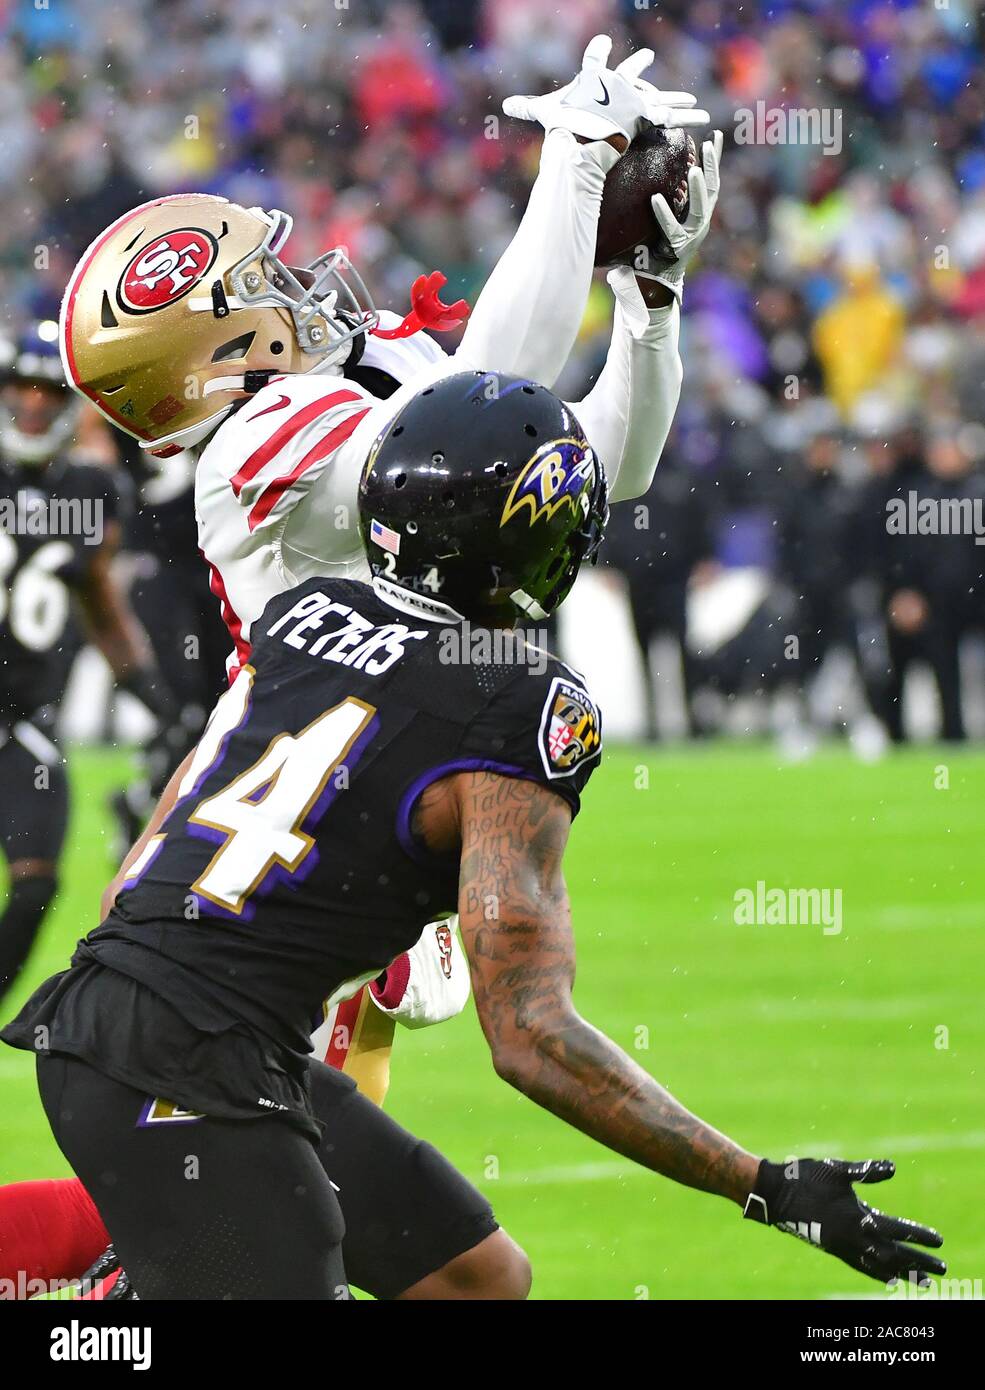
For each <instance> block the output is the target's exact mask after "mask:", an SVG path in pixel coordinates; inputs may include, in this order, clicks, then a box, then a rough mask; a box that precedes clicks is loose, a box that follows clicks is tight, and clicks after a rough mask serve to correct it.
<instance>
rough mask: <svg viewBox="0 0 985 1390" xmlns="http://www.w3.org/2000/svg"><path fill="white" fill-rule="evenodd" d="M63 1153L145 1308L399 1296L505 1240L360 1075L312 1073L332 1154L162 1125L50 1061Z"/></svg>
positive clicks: (62, 1060) (67, 1061) (246, 1135)
mask: <svg viewBox="0 0 985 1390" xmlns="http://www.w3.org/2000/svg"><path fill="white" fill-rule="evenodd" d="M38 1086H39V1089H40V1091H41V1099H42V1103H43V1104H44V1108H45V1112H46V1114H47V1116H48V1121H49V1124H50V1125H51V1128H52V1131H53V1133H54V1135H55V1138H56V1140H57V1141H58V1145H59V1147H60V1148H61V1150H62V1152H63V1153H64V1154H65V1157H66V1158H67V1159H68V1161H69V1163H70V1164H71V1165H72V1167H73V1169H74V1170H75V1172H76V1174H77V1175H78V1177H79V1178H80V1179H81V1180H82V1182H83V1184H84V1186H85V1187H86V1188H87V1190H88V1192H89V1194H90V1196H91V1197H92V1198H93V1200H94V1202H95V1203H96V1206H97V1207H98V1209H99V1213H100V1215H101V1216H102V1218H103V1221H104V1222H105V1224H106V1227H107V1229H108V1230H109V1233H110V1236H111V1237H112V1240H113V1243H114V1244H115V1246H116V1250H117V1254H118V1255H119V1257H120V1261H121V1263H122V1266H123V1268H124V1269H125V1270H126V1271H127V1273H128V1274H129V1276H130V1279H131V1282H132V1284H133V1288H134V1290H135V1291H136V1293H137V1295H138V1297H140V1298H143V1299H151V1298H158V1299H165V1298H166V1299H223V1298H229V1299H257V1298H284V1299H287V1298H295V1299H322V1300H324V1299H333V1300H334V1299H341V1298H346V1297H348V1288H347V1279H348V1280H350V1281H351V1282H352V1283H353V1284H354V1285H356V1286H357V1287H358V1288H360V1289H364V1290H365V1291H366V1292H367V1293H370V1294H372V1295H373V1296H374V1297H376V1298H381V1299H389V1298H395V1297H396V1296H397V1295H398V1294H400V1293H403V1292H404V1291H405V1290H406V1289H409V1288H411V1287H412V1286H413V1285H414V1284H417V1283H418V1282H420V1280H422V1279H424V1278H425V1277H426V1276H427V1275H429V1274H433V1273H435V1272H436V1271H438V1270H440V1269H442V1268H443V1267H444V1266H445V1265H446V1264H448V1263H450V1262H451V1261H452V1260H453V1259H455V1258H456V1257H457V1256H458V1255H461V1254H463V1253H464V1252H465V1251H467V1250H471V1249H472V1248H473V1247H474V1246H476V1245H478V1244H479V1243H480V1242H481V1241H482V1240H484V1239H485V1238H486V1237H487V1236H489V1235H491V1234H492V1233H493V1231H495V1230H496V1220H495V1218H494V1216H493V1214H492V1210H491V1208H490V1206H489V1203H488V1202H487V1201H486V1200H485V1198H484V1197H483V1196H482V1195H481V1193H479V1192H478V1191H476V1189H475V1188H474V1187H473V1186H472V1184H471V1183H469V1182H468V1181H467V1180H466V1179H465V1178H464V1177H463V1176H462V1175H461V1174H460V1173H459V1172H458V1171H457V1169H455V1168H453V1167H452V1165H451V1164H450V1163H449V1162H448V1161H447V1160H446V1159H445V1158H443V1157H442V1155H441V1154H439V1153H438V1152H437V1150H436V1149H434V1148H433V1147H432V1146H431V1145H430V1144H427V1143H424V1142H422V1141H421V1140H419V1139H417V1138H415V1136H414V1135H412V1134H409V1133H408V1132H407V1131H406V1130H405V1129H402V1128H401V1126H400V1125H398V1124H397V1123H396V1121H394V1120H392V1119H391V1118H390V1117H389V1116H388V1115H386V1114H385V1113H384V1112H383V1111H382V1110H381V1109H380V1108H379V1107H378V1106H376V1105H374V1104H373V1102H372V1101H370V1100H367V1098H366V1097H365V1096H363V1095H361V1094H360V1092H359V1091H357V1090H356V1088H355V1086H354V1085H353V1083H352V1081H351V1080H350V1079H349V1078H348V1077H344V1076H342V1075H340V1074H339V1073H338V1072H336V1071H333V1070H332V1069H331V1068H330V1067H326V1066H324V1065H323V1064H321V1063H319V1062H312V1063H311V1071H310V1087H311V1103H312V1109H313V1111H314V1113H315V1115H316V1116H317V1117H318V1119H319V1120H320V1121H321V1123H322V1125H323V1127H324V1135H323V1138H322V1140H321V1143H320V1144H319V1145H317V1146H316V1145H315V1144H314V1143H313V1142H312V1141H311V1139H309V1138H308V1137H307V1136H306V1135H305V1134H303V1133H302V1131H301V1130H300V1129H298V1128H296V1127H295V1126H293V1125H291V1124H289V1123H287V1122H286V1121H284V1120H279V1119H277V1118H276V1117H273V1116H271V1117H265V1118H261V1119H257V1120H220V1119H214V1118H212V1117H203V1118H195V1119H186V1120H182V1119H170V1120H169V1119H163V1120H162V1119H158V1120H150V1119H149V1117H148V1114H147V1112H148V1100H149V1098H148V1096H147V1095H145V1094H144V1093H142V1092H141V1091H139V1090H136V1089H134V1088H133V1087H130V1086H126V1085H123V1084H121V1083H120V1082H118V1081H113V1080H111V1079H109V1078H107V1077H105V1076H104V1075H103V1074H102V1073H101V1072H98V1071H96V1070H95V1069H94V1068H93V1067H91V1066H89V1064H88V1063H86V1062H82V1061H80V1060H78V1059H76V1058H74V1057H65V1056H58V1055H54V1054H48V1055H45V1054H42V1055H40V1056H39V1057H38Z"/></svg>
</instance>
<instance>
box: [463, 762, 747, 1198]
mask: <svg viewBox="0 0 985 1390" xmlns="http://www.w3.org/2000/svg"><path fill="white" fill-rule="evenodd" d="M458 802H459V815H460V825H461V845H462V849H461V871H460V878H459V915H460V919H461V928H462V937H463V940H464V942H465V948H466V951H467V952H468V956H469V960H470V963H471V966H472V979H473V987H474V991H475V1000H476V1007H477V1008H478V1011H479V1018H480V1021H481V1023H482V1028H483V1031H484V1033H485V1035H486V1038H487V1040H488V1042H489V1045H490V1048H491V1049H492V1053H493V1058H494V1060H495V1062H496V1066H497V1069H498V1070H499V1071H500V1073H501V1074H502V1075H504V1076H506V1077H507V1078H508V1079H509V1080H510V1081H512V1082H513V1084H514V1085H516V1086H517V1087H518V1088H519V1089H520V1090H522V1091H523V1092H524V1093H525V1094H527V1095H528V1096H530V1098H531V1099H532V1100H535V1101H537V1103H538V1104H540V1105H542V1106H544V1108H545V1109H547V1110H550V1111H552V1112H553V1113H554V1114H556V1115H558V1116H560V1118H561V1119H564V1120H566V1121H567V1122H568V1123H569V1124H572V1125H574V1126H575V1127H576V1128H578V1129H580V1130H583V1131H584V1132H585V1133H586V1134H589V1135H591V1136H592V1137H593V1138H595V1139H598V1140H599V1141H600V1142H601V1143H603V1144H606V1145H607V1146H608V1147H609V1148H610V1149H613V1150H615V1152H617V1153H621V1154H624V1155H626V1157H628V1158H632V1159H635V1160H636V1161H637V1162H638V1163H642V1164H644V1165H645V1166H646V1167H648V1168H652V1169H654V1170H655V1171H657V1172H660V1173H663V1174H665V1175H666V1176H667V1177H671V1178H674V1179H675V1180H676V1181H678V1182H682V1183H686V1184H687V1185H688V1186H691V1187H698V1188H702V1189H703V1190H705V1191H708V1192H716V1193H719V1194H720V1195H722V1196H728V1197H731V1198H733V1200H736V1201H743V1200H744V1199H745V1197H746V1195H747V1194H748V1193H749V1191H750V1190H751V1188H752V1187H753V1185H754V1183H755V1179H756V1171H757V1169H758V1164H759V1161H758V1159H755V1158H753V1157H752V1155H750V1154H748V1153H746V1152H745V1151H744V1150H743V1149H740V1148H739V1147H738V1146H737V1145H735V1144H733V1143H732V1141H731V1140H729V1139H727V1138H726V1137H725V1136H724V1135H722V1134H719V1133H718V1131H717V1130H714V1129H712V1128H711V1127H710V1126H709V1125H706V1124H705V1123H704V1122H703V1121H702V1120H700V1119H698V1117H697V1116H696V1115H692V1114H691V1112H690V1111H688V1110H686V1109H685V1108H684V1107H683V1106H682V1105H680V1104H679V1103H678V1102H677V1101H676V1100H675V1099H674V1097H673V1096H672V1095H670V1093H669V1092H667V1091H665V1090H664V1089H663V1087H662V1086H659V1085H658V1084H657V1082H656V1081H654V1079H653V1078H652V1077H651V1076H650V1075H649V1074H648V1073H647V1072H645V1071H644V1070H643V1069H642V1067H640V1066H638V1065H637V1064H636V1063H635V1062H634V1061H632V1060H631V1058H629V1057H628V1056H627V1055H626V1054H625V1053H624V1052H623V1051H622V1050H621V1049H620V1048H619V1047H617V1046H616V1044H615V1043H613V1042H612V1041H611V1040H610V1039H609V1038H607V1037H605V1035H604V1034H603V1033H600V1032H599V1031H598V1029H596V1028H593V1027H592V1026H591V1024H589V1023H587V1022H586V1021H585V1020H584V1019H583V1018H581V1017H580V1015H579V1014H578V1013H577V1011H576V1010H575V1007H574V1004H573V1002H572V999H571V991H572V987H573V985H574V978H575V952H574V940H573V937H572V932H571V914H570V908H569V904H568V894H567V889H566V887H565V884H564V877H563V874H562V868H561V866H562V859H563V855H564V849H565V844H566V842H567V838H568V829H569V826H570V821H571V815H570V812H569V810H568V807H567V804H566V803H565V802H564V801H563V799H562V798H561V797H559V796H556V795H555V794H554V793H553V792H551V791H549V790H548V789H547V788H545V787H541V786H539V785H537V784H536V783H533V782H524V781H520V780H518V779H515V778H507V777H499V776H496V775H495V774H492V773H487V772H480V773H471V774H469V775H468V776H462V777H461V778H460V779H458Z"/></svg>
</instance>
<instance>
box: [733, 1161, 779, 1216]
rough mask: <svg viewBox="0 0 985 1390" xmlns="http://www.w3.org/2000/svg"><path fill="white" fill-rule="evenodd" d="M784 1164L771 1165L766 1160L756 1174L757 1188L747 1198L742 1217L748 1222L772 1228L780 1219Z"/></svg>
mask: <svg viewBox="0 0 985 1390" xmlns="http://www.w3.org/2000/svg"><path fill="white" fill-rule="evenodd" d="M782 1183H783V1164H782V1163H771V1162H770V1161H769V1159H768V1158H764V1159H763V1161H762V1162H761V1163H760V1165H759V1172H758V1173H757V1174H756V1186H755V1187H754V1188H753V1190H752V1191H751V1192H750V1193H749V1196H748V1197H747V1198H746V1204H745V1206H744V1207H743V1208H742V1215H743V1216H744V1217H745V1219H746V1220H747V1221H758V1222H759V1223H760V1224H761V1225H763V1226H771V1225H774V1224H775V1223H776V1221H777V1220H778V1218H779V1210H778V1208H779V1197H780V1193H781V1192H782V1190H783V1188H782V1186H781V1184H782Z"/></svg>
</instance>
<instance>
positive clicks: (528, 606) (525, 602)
mask: <svg viewBox="0 0 985 1390" xmlns="http://www.w3.org/2000/svg"><path fill="white" fill-rule="evenodd" d="M510 598H511V599H512V600H513V602H514V603H515V604H516V606H517V608H519V610H520V612H521V613H526V615H527V617H528V618H533V620H534V622H535V623H542V622H544V621H545V620H546V619H547V618H549V617H550V616H551V615H550V613H548V612H546V611H545V609H543V608H542V607H541V606H540V604H539V603H538V602H537V600H536V599H535V598H531V597H530V595H529V594H528V593H527V592H526V590H525V589H514V590H513V592H512V594H510Z"/></svg>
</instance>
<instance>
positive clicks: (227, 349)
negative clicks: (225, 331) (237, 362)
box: [212, 333, 256, 362]
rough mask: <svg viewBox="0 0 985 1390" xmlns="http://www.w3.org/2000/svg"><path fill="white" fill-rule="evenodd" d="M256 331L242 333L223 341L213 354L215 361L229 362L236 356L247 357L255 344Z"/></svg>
mask: <svg viewBox="0 0 985 1390" xmlns="http://www.w3.org/2000/svg"><path fill="white" fill-rule="evenodd" d="M255 337H256V333H241V334H240V335H239V337H238V338H230V339H229V341H228V342H225V343H221V344H220V345H219V347H217V348H216V350H215V352H214V353H213V354H212V361H213V362H228V361H230V360H231V359H232V358H234V357H245V356H246V354H247V353H248V352H249V350H250V348H251V347H252V346H253V340H254V338H255Z"/></svg>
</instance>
